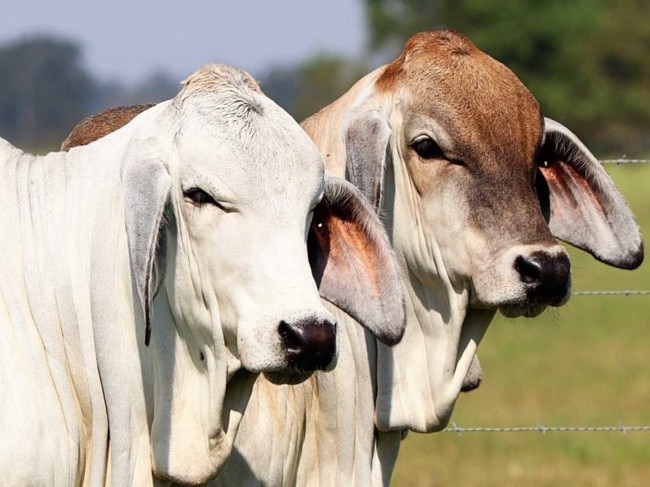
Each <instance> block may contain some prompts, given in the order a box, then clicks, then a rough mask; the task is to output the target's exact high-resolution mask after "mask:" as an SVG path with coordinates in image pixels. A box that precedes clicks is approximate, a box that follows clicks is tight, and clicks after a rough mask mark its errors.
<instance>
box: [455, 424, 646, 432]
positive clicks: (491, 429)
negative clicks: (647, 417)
mask: <svg viewBox="0 0 650 487" xmlns="http://www.w3.org/2000/svg"><path fill="white" fill-rule="evenodd" d="M637 431H650V426H624V425H623V424H619V425H618V426H544V425H542V424H538V425H537V426H514V427H503V428H499V427H472V428H464V427H462V426H458V425H457V424H456V423H452V425H451V426H449V427H447V428H445V429H444V430H443V432H445V433H457V434H459V435H461V434H463V433H542V434H546V433H556V432H560V433H576V432H577V433H596V432H599V433H602V432H610V433H611V432H619V433H627V432H637Z"/></svg>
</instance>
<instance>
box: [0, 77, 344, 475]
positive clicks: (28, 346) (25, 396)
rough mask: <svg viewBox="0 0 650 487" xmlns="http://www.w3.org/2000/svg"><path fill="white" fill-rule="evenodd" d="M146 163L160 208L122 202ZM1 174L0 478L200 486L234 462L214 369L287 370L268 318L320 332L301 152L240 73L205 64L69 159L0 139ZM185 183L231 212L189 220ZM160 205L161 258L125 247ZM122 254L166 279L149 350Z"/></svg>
mask: <svg viewBox="0 0 650 487" xmlns="http://www.w3.org/2000/svg"><path fill="white" fill-rule="evenodd" d="M143 161H149V163H148V164H152V168H153V172H154V173H155V174H157V175H158V176H156V177H160V178H161V179H160V181H161V186H160V187H159V188H158V189H155V188H152V190H151V191H152V195H151V198H154V197H155V198H156V199H157V201H158V203H156V202H153V203H151V202H146V201H139V200H136V201H132V200H130V199H129V198H130V197H131V196H130V195H129V193H131V190H130V189H125V187H126V185H125V182H124V181H123V180H122V178H123V177H124V178H127V179H128V178H132V177H133V176H132V175H133V174H138V171H137V170H136V171H131V170H130V168H134V167H137V165H138V164H141V163H143ZM0 175H1V177H0V182H1V184H2V190H1V191H0V225H1V227H2V229H3V238H2V239H0V268H2V269H3V279H2V280H1V283H0V350H1V351H2V353H0V404H2V408H1V409H2V414H1V415H0V471H1V472H2V480H3V483H6V484H7V485H48V486H53V485H81V484H83V485H102V484H112V485H119V486H124V485H138V486H141V485H152V483H154V478H153V476H152V471H153V472H155V473H156V474H158V475H160V476H161V477H165V478H171V479H175V480H177V481H181V482H193V483H196V482H201V481H205V480H207V479H208V478H210V477H211V476H213V475H214V474H215V473H216V471H217V469H218V468H219V467H220V465H221V464H222V463H223V461H224V460H225V458H226V457H227V455H228V454H229V452H230V442H231V440H230V439H229V438H228V437H227V435H226V431H225V426H224V425H223V424H222V422H221V417H222V414H221V410H222V402H223V399H224V391H225V385H226V380H227V375H228V372H230V373H234V372H235V371H234V370H232V368H231V370H230V371H228V370H227V364H228V363H229V364H231V365H232V364H236V363H237V362H238V361H239V360H241V362H242V363H243V364H244V366H249V367H251V368H252V369H255V370H284V369H285V367H286V366H287V362H286V357H285V356H284V353H283V350H282V347H281V344H280V338H279V336H278V333H277V325H278V321H279V320H280V319H285V320H291V319H294V318H296V317H308V318H310V319H312V320H314V321H322V320H330V321H333V317H332V315H331V314H330V313H328V312H327V311H326V310H325V309H324V307H323V306H322V304H321V302H320V299H319V296H318V292H317V289H316V285H315V283H314V281H313V278H312V275H311V271H310V268H309V263H308V260H307V251H306V246H305V236H306V233H307V225H308V219H309V212H310V209H311V208H312V207H313V206H314V205H315V203H316V202H317V201H318V199H319V198H320V195H321V193H322V190H323V167H322V162H321V159H320V156H319V155H318V153H317V151H316V149H315V147H314V146H313V144H312V143H311V142H310V141H309V139H308V138H307V137H306V135H305V134H304V133H303V132H302V131H301V130H300V129H299V127H298V125H297V124H296V123H295V122H294V121H293V120H292V119H291V118H290V117H289V116H288V115H287V114H286V113H285V112H283V111H282V110H281V109H280V108H279V107H277V106H276V105H275V104H273V103H272V102H271V101H270V100H268V99H267V98H266V97H265V96H264V95H262V93H261V92H260V91H259V88H257V86H256V84H255V83H254V82H253V81H252V80H251V79H250V78H249V77H248V76H247V75H246V74H245V73H242V72H240V71H238V70H234V69H232V68H228V67H224V66H210V67H207V68H204V69H203V70H202V71H200V72H199V73H197V74H196V75H194V76H193V77H191V78H190V79H188V81H187V82H186V85H185V88H184V89H183V91H182V92H181V93H180V94H179V95H178V96H177V97H176V98H175V99H174V100H172V101H169V102H165V103H162V104H160V105H158V106H156V107H154V108H152V109H151V110H148V111H147V112H145V113H143V114H141V115H140V116H138V117H137V118H136V119H135V120H133V122H132V123H130V124H128V125H127V126H126V127H124V128H122V129H121V130H119V131H117V132H115V133H113V134H111V135H109V136H107V137H105V138H103V139H102V140H100V141H97V142H95V143H93V144H90V145H87V146H84V147H78V148H75V149H73V150H71V151H70V152H69V153H67V154H64V153H52V154H49V155H47V156H43V157H35V156H32V155H29V154H24V153H22V152H21V151H19V150H18V149H16V148H14V147H12V146H11V145H10V144H9V143H8V142H6V141H3V140H0ZM129 175H131V176H129ZM166 179H168V183H167V182H165V180H166ZM129 184H130V186H129V188H130V187H131V186H133V185H135V186H133V187H138V185H141V184H146V182H144V183H143V182H142V181H137V180H135V181H131V183H129ZM198 186H200V187H201V188H203V189H205V190H206V191H208V192H210V193H211V194H212V196H213V197H214V198H215V199H218V200H220V202H223V205H224V207H226V209H227V211H223V210H221V209H219V208H216V207H213V206H211V205H209V204H208V205H206V206H203V207H201V208H196V207H195V206H194V205H193V204H192V203H191V202H190V201H188V200H187V198H186V197H184V194H183V192H184V191H187V190H189V189H191V188H192V187H198ZM165 188H169V189H168V194H167V196H165V194H166V193H165V191H166V189H165ZM143 195H144V196H143ZM138 197H139V198H143V197H144V198H145V199H147V198H148V196H146V192H144V193H143V194H141V195H140V196H138ZM221 200H223V201H221ZM129 201H131V202H130V203H127V202H129ZM165 202H166V204H167V205H170V207H171V211H168V213H169V214H168V215H167V217H166V218H167V219H166V220H165V221H164V222H163V223H162V225H163V227H164V231H163V233H164V234H166V236H165V237H164V239H166V249H167V252H166V255H165V256H163V257H165V258H158V257H155V256H154V253H155V254H156V255H158V254H159V253H161V252H164V250H165V249H164V248H157V247H156V245H154V246H153V247H149V248H148V249H147V248H146V247H147V246H146V245H145V247H138V246H137V245H134V244H133V240H134V239H137V238H139V237H137V235H141V231H140V230H138V229H137V228H136V229H134V228H132V227H133V226H134V225H135V226H139V225H140V222H137V221H136V222H135V223H129V221H127V220H128V218H125V212H130V211H140V210H136V209H137V208H143V207H142V205H143V204H144V205H145V207H144V208H145V209H147V206H146V205H150V204H151V207H152V208H153V209H156V207H157V206H158V207H160V204H162V203H165ZM158 210H160V208H158ZM159 214H160V211H159ZM127 227H129V228H127ZM154 231H155V228H154ZM157 235H159V233H158V232H157V231H155V232H154V235H153V238H157ZM145 236H146V235H145ZM145 240H146V239H145ZM130 248H131V249H130ZM134 248H136V250H134ZM134 252H150V253H151V255H150V256H149V258H155V263H154V264H153V266H154V272H153V274H155V275H154V276H153V278H154V281H155V278H156V277H158V278H162V277H163V275H164V281H162V283H161V286H160V290H159V292H158V294H157V295H156V296H155V299H153V303H152V308H153V309H152V310H151V316H152V326H151V328H152V332H151V343H150V346H149V347H146V346H145V345H144V332H145V329H144V328H145V326H144V321H145V315H146V313H145V315H143V313H142V307H141V306H140V302H139V301H141V300H143V299H144V300H146V299H147V293H146V292H145V293H144V298H141V296H142V294H140V295H139V294H138V289H136V287H137V286H136V279H135V278H134V276H137V275H139V272H140V271H138V269H135V268H134V266H137V265H138V264H137V263H138V262H139V261H140V260H141V259H140V260H139V258H138V257H135V256H134V255H133V254H134ZM130 253H131V255H130ZM144 261H147V259H146V258H145V259H144ZM165 261H166V264H165ZM149 262H151V260H149ZM148 276H149V277H151V275H148ZM145 277H147V276H145ZM143 282H146V279H145V280H143ZM154 284H155V283H154ZM138 286H139V284H138ZM145 308H146V307H145Z"/></svg>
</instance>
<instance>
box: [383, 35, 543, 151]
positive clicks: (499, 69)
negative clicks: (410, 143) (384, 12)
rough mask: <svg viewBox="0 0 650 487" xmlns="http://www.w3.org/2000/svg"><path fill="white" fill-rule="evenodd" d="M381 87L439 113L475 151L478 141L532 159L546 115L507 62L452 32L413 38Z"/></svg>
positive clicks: (491, 148) (427, 112)
mask: <svg viewBox="0 0 650 487" xmlns="http://www.w3.org/2000/svg"><path fill="white" fill-rule="evenodd" d="M377 89H378V90H380V91H391V92H393V93H398V94H399V95H400V98H401V99H403V100H404V101H405V103H406V104H407V106H410V107H411V109H413V108H414V107H415V108H416V109H417V111H419V112H421V113H423V114H425V115H428V116H432V117H435V118H436V120H437V121H438V122H439V123H441V124H443V126H444V127H445V128H446V129H447V130H448V131H449V132H450V133H452V134H454V136H455V138H456V139H457V140H458V141H459V142H460V143H461V144H462V145H463V146H464V147H459V149H466V150H468V151H472V152H473V150H472V147H473V146H474V145H475V144H474V143H475V142H476V141H477V140H478V141H480V145H481V147H475V148H474V149H475V150H482V151H485V150H489V151H490V152H492V151H494V152H496V154H494V155H495V156H500V155H501V154H499V153H500V152H503V151H507V152H508V154H509V155H510V157H512V156H515V157H524V158H530V157H531V154H534V152H535V150H536V148H537V146H538V144H539V142H540V140H541V136H542V130H543V124H542V116H541V112H540V109H539V105H538V103H537V101H536V100H535V98H534V97H533V95H532V94H531V93H530V91H528V89H527V88H526V87H525V86H524V85H523V84H522V83H521V81H520V80H519V79H518V78H517V77H516V76H515V75H514V73H513V72H512V71H510V70H509V69H508V68H507V67H505V66H504V65H503V64H501V63H499V62H498V61H496V60H495V59H493V58H492V57H490V56H488V55H487V54H485V53H484V52H482V51H480V50H479V49H478V48H476V46H474V44H472V43H471V42H470V41H469V40H468V39H467V38H465V37H463V36H462V35H460V34H458V33H455V32H452V31H437V32H423V33H419V34H416V35H414V36H413V37H411V39H409V41H408V42H407V43H406V47H405V48H404V51H403V52H402V54H401V55H400V57H399V58H397V59H396V60H395V61H393V62H392V63H391V64H389V65H388V66H387V67H386V69H385V71H384V73H383V74H382V76H381V77H380V78H379V79H378V81H377ZM515 141H516V142H517V143H516V144H513V142H515ZM514 146H516V147H514ZM513 150H514V151H515V152H517V154H513ZM467 155H468V156H469V155H470V154H467Z"/></svg>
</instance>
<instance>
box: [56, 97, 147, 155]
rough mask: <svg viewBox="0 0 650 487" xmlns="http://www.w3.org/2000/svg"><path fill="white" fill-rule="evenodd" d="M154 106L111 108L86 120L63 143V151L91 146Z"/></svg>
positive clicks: (144, 104) (145, 104)
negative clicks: (80, 146) (79, 146)
mask: <svg viewBox="0 0 650 487" xmlns="http://www.w3.org/2000/svg"><path fill="white" fill-rule="evenodd" d="M152 106H154V104H153V103H143V104H141V105H134V106H128V107H115V108H109V109H108V110H106V111H104V112H101V113H98V114H95V115H91V116H89V117H87V118H84V119H83V120H82V121H81V122H79V123H78V124H77V125H76V126H75V127H74V128H73V129H72V132H70V135H68V137H67V138H66V139H65V140H64V141H63V143H62V144H61V150H62V151H68V150H70V149H72V148H73V147H76V146H78V145H86V144H90V143H91V142H94V141H95V140H97V139H100V138H102V137H104V136H105V135H108V134H110V133H111V132H114V131H115V130H117V129H119V128H121V127H123V126H124V125H126V124H127V123H129V122H130V121H131V120H133V119H134V118H135V117H136V116H137V115H139V114H140V113H142V112H144V111H145V110H147V109H149V108H151V107H152Z"/></svg>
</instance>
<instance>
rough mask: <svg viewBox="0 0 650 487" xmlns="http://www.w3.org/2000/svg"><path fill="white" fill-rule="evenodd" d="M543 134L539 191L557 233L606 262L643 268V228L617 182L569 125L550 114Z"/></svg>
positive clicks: (543, 207) (543, 206)
mask: <svg viewBox="0 0 650 487" xmlns="http://www.w3.org/2000/svg"><path fill="white" fill-rule="evenodd" d="M544 135H545V138H544V143H543V145H542V148H541V151H540V161H539V172H540V173H541V174H542V175H543V176H544V180H543V181H541V184H540V183H539V182H538V191H539V192H540V202H541V204H542V210H543V211H545V213H546V216H547V217H548V219H549V222H548V224H549V228H550V229H551V232H552V233H553V235H555V236H556V237H557V238H559V239H561V240H564V241H565V242H568V243H570V244H572V245H574V246H576V247H578V248H580V249H583V250H585V251H587V252H589V253H590V254H592V255H593V256H594V257H596V258H597V259H598V260H600V261H602V262H604V263H606V264H609V265H612V266H615V267H620V268H623V269H634V268H636V267H638V266H639V265H640V264H641V262H642V261H643V242H642V238H641V233H640V231H639V227H638V225H637V224H636V222H635V220H634V216H633V215H632V212H631V211H630V209H629V207H628V205H627V203H626V202H625V199H624V198H623V196H622V195H621V193H620V191H619V190H618V188H617V187H616V185H615V184H614V182H613V181H612V180H611V178H610V177H609V175H608V174H607V173H606V172H605V170H604V169H603V168H602V166H601V165H600V163H599V162H598V160H597V159H596V158H595V157H594V156H593V155H592V154H591V152H590V151H589V149H587V147H585V145H584V144H583V143H582V142H581V141H580V140H579V139H578V138H577V137H576V136H575V135H574V134H573V133H572V132H571V131H570V130H569V129H567V128H566V127H564V126H563V125H561V124H559V123H558V122H556V121H554V120H551V119H549V118H546V119H545V134H544ZM544 181H545V183H546V184H545V185H544ZM540 186H541V187H540ZM549 206H550V208H549Z"/></svg>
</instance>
